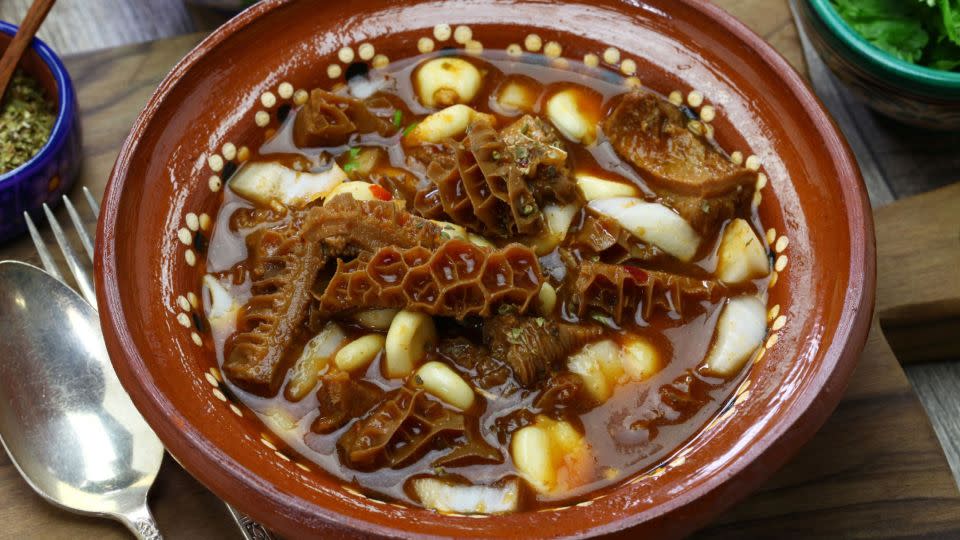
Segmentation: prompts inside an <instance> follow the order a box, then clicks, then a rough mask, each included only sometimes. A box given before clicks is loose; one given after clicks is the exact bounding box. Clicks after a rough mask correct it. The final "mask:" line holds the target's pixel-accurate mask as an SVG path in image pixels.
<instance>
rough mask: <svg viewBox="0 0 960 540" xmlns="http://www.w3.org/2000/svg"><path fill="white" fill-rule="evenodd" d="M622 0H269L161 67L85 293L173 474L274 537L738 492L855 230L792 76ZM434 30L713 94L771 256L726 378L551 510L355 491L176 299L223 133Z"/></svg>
mask: <svg viewBox="0 0 960 540" xmlns="http://www.w3.org/2000/svg"><path fill="white" fill-rule="evenodd" d="M633 4H634V5H627V4H625V3H621V2H618V1H616V0H599V1H595V2H590V3H579V2H569V3H554V2H543V1H534V0H510V1H495V2H486V1H484V2H479V1H475V0H454V1H432V2H431V1H423V2H393V3H389V4H388V3H385V2H376V1H373V0H356V1H354V2H350V3H349V4H344V3H339V2H323V3H318V2H312V1H308V0H302V1H292V2H281V1H268V2H263V3H260V4H257V5H256V6H254V7H252V8H250V9H249V10H247V11H246V12H244V13H243V14H241V15H240V16H238V17H237V18H235V19H234V20H232V21H230V22H229V23H227V24H226V25H225V26H224V27H223V28H221V29H219V30H218V31H216V32H215V33H214V34H213V35H211V36H210V37H209V38H207V39H206V40H205V41H204V42H203V43H202V44H200V45H199V46H198V47H197V48H196V50H194V51H193V52H191V53H190V54H189V55H188V56H187V57H186V58H185V59H184V60H183V61H182V62H180V64H178V65H177V66H176V67H175V68H174V69H173V71H172V72H171V73H170V75H169V76H168V77H167V78H166V79H165V80H164V81H163V83H162V84H161V85H160V87H159V89H158V90H157V92H156V94H155V95H154V96H153V98H152V99H151V100H150V102H149V104H148V105H147V107H146V108H145V109H144V111H143V113H142V114H141V115H140V117H139V119H138V120H137V122H136V124H135V125H134V126H133V130H132V131H131V133H130V136H129V138H128V139H127V141H126V143H125V145H124V147H123V150H122V151H121V152H120V156H119V158H118V159H117V163H116V166H115V167H114V170H113V174H112V177H111V179H110V183H109V186H108V188H107V193H106V198H105V201H104V204H103V212H102V216H101V219H100V225H99V231H98V253H97V285H98V286H97V290H98V294H99V301H100V306H101V318H102V322H103V327H104V333H105V335H106V340H107V345H108V348H109V351H110V354H111V356H112V358H113V361H114V365H115V367H116V369H117V372H118V374H119V376H120V379H121V381H122V382H123V384H124V386H125V387H126V389H127V390H128V391H129V393H130V395H131V397H132V398H133V400H134V402H135V403H136V405H137V406H138V408H139V409H140V411H141V412H142V413H143V415H144V416H145V417H146V418H147V421H148V422H149V423H150V425H151V426H153V428H154V429H155V430H156V431H157V434H158V435H159V436H160V438H161V439H162V440H163V442H164V444H165V445H166V447H167V449H168V450H169V451H170V452H171V453H172V454H173V455H174V456H175V457H176V458H177V460H178V461H179V462H180V463H181V464H183V466H184V467H185V468H186V469H187V470H188V471H189V472H191V473H192V474H193V475H194V476H196V477H197V478H198V479H199V480H200V481H201V482H203V483H204V484H206V485H207V486H208V487H209V488H210V489H212V490H213V491H214V492H215V493H216V494H217V495H219V496H220V497H223V498H224V499H226V500H227V501H228V502H230V503H231V504H233V505H235V506H237V507H238V508H239V509H240V510H242V511H244V512H247V513H249V514H250V515H252V516H253V517H254V518H256V519H257V520H260V521H262V522H263V523H265V524H266V525H268V526H269V527H271V528H274V529H276V530H277V531H278V532H280V533H281V534H284V535H287V536H289V537H298V538H300V537H315V538H331V537H340V536H354V535H369V536H381V537H408V536H414V535H434V536H440V537H498V536H500V537H508V536H513V537H515V536H516V535H517V534H518V533H529V534H535V535H536V536H543V537H581V536H590V535H598V534H602V533H613V532H623V531H628V530H629V534H631V535H633V534H637V533H638V532H639V531H642V532H643V533H645V534H649V535H651V537H656V538H662V537H673V536H679V535H682V534H686V533H689V532H690V531H692V530H694V529H696V528H698V527H701V526H703V525H704V524H706V523H707V522H708V521H709V520H710V519H711V518H713V517H715V516H716V515H717V514H719V513H720V512H722V511H723V510H724V509H726V508H728V507H729V506H730V505H731V504H733V503H734V502H735V501H737V500H739V499H741V498H742V497H744V496H746V495H747V494H748V493H749V492H750V491H751V490H753V489H755V488H757V487H758V486H759V485H760V484H761V483H762V482H763V481H764V480H765V479H766V478H767V477H768V476H769V475H770V474H771V473H772V472H773V471H775V470H776V469H777V468H778V467H780V466H781V465H782V464H783V463H784V462H785V461H787V460H788V459H789V458H790V456H791V455H793V453H794V452H795V451H796V450H797V449H798V448H799V447H800V446H801V445H802V444H803V443H804V442H805V441H806V440H807V439H808V438H809V437H810V436H811V435H812V434H813V433H814V432H815V431H816V430H817V429H818V428H819V427H820V426H821V425H822V424H823V422H824V421H825V419H826V418H827V416H828V415H829V414H830V413H831V411H832V410H833V409H834V407H835V406H836V404H837V402H838V400H839V399H840V396H841V394H842V393H843V391H844V388H845V385H846V382H847V379H848V377H849V375H850V373H851V371H852V370H853V368H854V365H855V363H856V361H857V357H858V355H859V353H860V351H861V349H862V346H863V344H864V341H865V338H866V335H867V330H868V327H869V322H870V317H871V311H872V306H873V297H874V282H875V257H874V234H873V226H872V221H871V215H870V211H869V207H868V204H867V198H866V195H865V191H864V189H863V185H862V181H861V179H860V176H859V173H858V171H857V168H856V165H855V164H854V163H855V162H854V160H853V158H852V156H851V154H850V151H849V149H848V148H847V145H846V144H845V142H844V141H843V139H842V138H841V136H840V135H839V133H838V131H837V129H836V127H835V126H834V124H833V123H832V122H831V121H830V119H829V117H828V116H827V115H826V114H825V113H824V110H823V109H822V107H821V106H820V104H819V103H818V102H817V100H816V99H815V98H814V97H813V95H812V94H811V92H810V90H809V89H808V88H807V87H806V85H805V84H804V83H803V81H802V80H801V79H800V77H799V76H798V75H797V74H796V73H795V72H794V71H793V69H791V68H790V66H789V65H788V64H787V63H786V62H785V61H784V60H783V59H782V58H781V57H780V56H778V55H777V53H776V52H774V51H773V49H771V48H770V47H769V46H768V45H766V44H765V43H764V42H763V41H762V40H761V39H760V38H759V37H757V36H756V35H754V34H753V33H752V32H751V31H750V30H748V29H747V28H746V27H744V26H743V25H742V24H740V23H738V22H737V21H735V20H733V19H732V18H731V17H730V16H728V15H727V14H725V13H724V12H723V11H721V10H720V9H718V8H716V7H713V6H712V5H710V4H708V3H705V2H699V1H696V0H639V1H637V2H633ZM346 6H349V7H346ZM436 25H440V26H436ZM445 25H450V27H451V28H452V29H453V32H452V36H450V35H449V34H451V32H449V30H448V28H447V27H446V26H445ZM458 26H463V27H464V28H463V29H460V30H458V29H457V27H458ZM468 31H469V32H470V33H471V34H472V35H471V36H469V39H467V40H463V38H465V37H468V36H466V34H467V33H468ZM530 34H537V37H531V36H530ZM424 38H425V39H424ZM440 38H447V39H446V40H442V39H440ZM455 38H460V40H461V41H466V42H467V46H469V47H474V48H476V47H477V46H478V44H479V45H482V47H484V48H486V49H495V48H500V49H503V48H506V47H508V46H509V45H511V44H515V45H514V46H513V48H512V50H514V51H516V50H517V47H518V46H519V47H521V48H522V47H525V46H530V47H531V48H537V46H538V45H542V46H543V47H544V48H545V50H547V51H548V52H550V53H551V54H553V53H559V56H560V57H563V58H568V59H573V60H580V59H583V58H584V55H587V54H596V55H597V56H598V57H599V59H600V60H601V63H602V64H604V65H606V61H605V60H604V58H605V55H604V52H605V51H606V49H607V48H608V47H610V46H611V45H612V44H614V45H616V47H618V48H619V53H620V54H619V55H618V56H619V58H614V55H612V54H608V55H606V60H615V62H613V65H611V66H609V67H610V69H614V70H616V69H620V70H625V71H628V72H629V71H631V70H632V67H633V65H634V64H635V65H636V68H637V74H638V76H639V77H641V78H642V82H643V84H644V85H645V86H646V87H648V88H652V89H654V90H656V91H659V92H661V93H663V94H667V95H668V94H670V93H672V92H675V91H676V92H679V94H674V95H675V96H677V97H680V98H681V99H683V98H684V97H686V98H687V99H688V102H690V103H692V104H693V105H695V107H694V108H695V109H697V110H699V111H700V112H701V114H702V112H703V110H704V109H703V107H704V106H705V105H709V106H710V107H712V108H713V109H714V111H715V113H716V114H715V116H716V118H715V119H714V120H713V121H712V123H711V124H710V125H711V126H712V128H713V129H714V130H715V133H716V138H717V140H718V142H719V143H720V144H721V145H722V146H723V147H724V148H726V149H727V150H728V151H731V152H734V151H736V152H738V153H739V156H738V157H742V158H743V159H744V160H745V162H746V163H747V165H748V166H752V167H753V166H756V167H760V168H761V169H760V170H762V171H763V172H764V173H765V175H766V178H768V179H769V181H768V183H767V185H766V187H764V188H763V189H762V191H761V194H762V202H761V203H760V214H761V217H762V220H763V222H764V223H765V224H766V226H767V227H770V230H768V231H767V240H768V242H769V243H770V245H771V246H773V247H772V249H773V252H774V253H775V260H776V262H775V269H776V271H777V277H776V284H775V285H774V286H773V287H772V289H771V294H770V300H769V309H770V328H771V330H770V334H769V337H768V339H767V341H766V344H765V346H764V348H763V349H762V350H761V354H760V355H759V356H758V357H757V359H756V361H755V362H753V363H752V364H751V365H750V366H749V367H748V368H746V369H747V371H748V373H747V374H746V376H745V380H744V382H743V384H742V385H740V387H739V388H738V389H737V391H736V392H735V394H734V396H732V397H731V399H730V401H729V403H728V404H727V405H726V406H725V407H724V409H723V411H722V413H721V414H719V415H718V416H717V417H716V418H714V419H713V420H712V421H711V422H710V423H709V424H708V425H707V426H705V427H704V429H703V430H702V431H701V432H700V433H699V434H698V435H697V436H696V437H695V438H693V439H692V440H691V441H690V443H689V444H688V445H687V446H685V447H684V448H683V449H681V450H680V451H679V452H678V453H677V454H675V455H673V456H672V457H670V458H669V460H668V461H666V462H664V463H663V465H662V466H660V467H657V468H656V469H655V470H652V471H649V472H647V473H645V474H643V475H640V476H636V477H632V478H629V479H627V480H626V481H624V482H622V483H620V484H618V485H617V486H615V487H613V488H612V489H610V490H608V491H606V492H603V493H601V494H599V496H597V497H595V498H593V499H589V500H585V501H583V502H581V503H580V504H577V505H574V506H570V507H566V508H556V509H550V510H546V511H541V512H536V513H520V514H514V515H504V516H494V517H482V516H481V517H476V516H474V517H467V516H451V515H439V514H436V513H433V512H429V511H426V510H420V509H412V508H406V507H400V506H396V505H391V504H386V503H383V502H380V501H376V500H372V499H369V498H366V497H364V496H362V495H359V494H357V493H355V492H354V491H352V490H350V489H349V488H345V487H343V486H342V485H341V482H339V481H337V480H336V479H334V478H333V477H331V476H328V475H326V474H325V473H323V472H322V471H318V470H316V467H315V466H312V465H311V464H309V463H304V462H303V461H302V460H301V459H300V458H298V457H297V456H296V455H293V454H291V453H290V452H287V451H285V450H284V448H282V447H281V446H280V445H279V444H278V443H276V440H277V439H276V438H275V437H272V436H271V435H270V434H269V432H268V431H267V430H266V428H265V427H264V426H263V425H262V424H261V423H260V422H259V421H258V420H257V419H256V418H254V417H253V415H252V414H250V413H249V412H248V411H245V410H244V409H242V408H240V407H239V406H238V404H237V403H235V402H234V401H233V399H232V398H231V396H230V395H229V392H225V389H224V387H223V385H222V383H221V381H220V380H219V379H218V375H219V373H218V372H217V371H216V370H215V369H212V368H215V366H216V363H215V358H214V352H213V350H212V347H211V344H210V338H209V335H208V334H207V333H205V331H204V328H203V326H204V325H203V323H202V316H201V315H200V313H199V312H200V311H201V309H200V308H199V302H198V301H197V295H198V293H199V288H200V287H199V286H200V271H201V269H200V268H201V266H202V263H201V260H202V258H203V254H202V251H203V249H202V248H203V244H205V242H204V239H205V233H206V232H207V231H208V228H209V218H210V217H211V216H215V214H216V212H217V209H218V205H219V204H220V200H221V192H220V188H221V184H222V178H223V177H225V176H226V175H228V174H229V173H230V171H231V170H232V169H233V168H234V167H235V165H236V162H237V161H239V160H242V159H243V157H244V154H245V149H244V147H248V148H249V147H254V146H255V145H257V144H259V143H260V142H261V141H263V139H264V136H265V135H266V133H265V131H266V130H268V129H269V126H271V125H275V123H276V121H277V120H276V117H277V116H284V115H285V114H286V113H288V112H289V111H290V108H291V103H292V102H293V101H294V100H296V99H297V95H298V94H297V93H296V92H295V90H299V89H304V88H311V87H315V86H318V85H323V86H329V85H330V84H331V83H332V80H331V77H330V75H333V76H334V77H340V76H342V75H340V72H341V71H343V68H344V62H349V61H350V60H351V58H353V59H356V60H359V61H370V62H371V63H373V64H374V65H378V64H380V65H382V64H383V63H385V62H389V60H390V59H400V58H405V57H409V56H412V55H415V54H417V51H418V46H422V47H425V48H426V47H427V46H428V45H433V46H434V47H435V48H436V49H439V48H441V47H445V46H453V47H460V48H462V47H464V45H463V44H461V43H460V42H458V40H457V39H455ZM426 40H430V41H429V43H428V42H427V41H426ZM551 42H553V43H551ZM343 47H349V50H347V49H343ZM591 59H592V57H591ZM628 60H629V62H628ZM694 91H695V92H694ZM691 92H694V93H693V94H692V95H691ZM701 96H705V100H704V101H703V102H702V103H700V101H701V100H700V99H699V98H700V97H701ZM735 155H737V154H735ZM198 242H199V245H198ZM652 535H658V536H652Z"/></svg>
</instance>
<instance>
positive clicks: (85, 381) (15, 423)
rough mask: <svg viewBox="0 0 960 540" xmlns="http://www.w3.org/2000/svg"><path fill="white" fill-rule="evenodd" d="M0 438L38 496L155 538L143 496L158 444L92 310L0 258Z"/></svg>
mask: <svg viewBox="0 0 960 540" xmlns="http://www.w3.org/2000/svg"><path fill="white" fill-rule="evenodd" d="M0 283H3V287H0V329H2V330H0V335H2V337H0V342H2V343H4V345H5V346H6V347H5V349H6V350H7V351H15V353H13V354H11V353H8V354H6V355H5V358H3V360H2V361H0V403H3V404H4V406H3V407H2V408H0V442H2V444H3V447H4V448H5V449H6V451H7V454H8V455H9V456H10V460H11V461H12V462H13V464H14V466H16V467H17V469H18V470H19V471H20V474H21V475H22V476H23V478H24V479H25V480H26V481H27V483H28V484H30V487H31V488H33V490H34V491H36V492H37V493H38V494H39V495H40V496H41V497H43V498H44V499H46V500H47V501H49V502H51V503H53V504H55V505H57V506H59V507H62V508H64V509H67V510H70V511H74V512H77V513H80V514H87V515H94V516H102V517H110V518H113V519H116V520H118V521H120V522H121V523H123V524H124V525H126V526H127V528H129V529H130V530H131V531H132V532H133V533H134V534H136V535H137V536H139V537H141V538H151V539H152V538H159V537H160V536H159V533H158V532H157V529H156V525H155V523H154V521H153V517H152V516H151V515H150V511H149V509H148V508H147V504H146V500H147V493H148V491H149V490H150V486H151V485H152V484H153V481H154V479H155V478H156V476H157V472H158V471H159V470H160V464H161V461H162V459H163V446H162V445H161V443H160V440H159V439H158V438H157V436H156V435H154V433H153V431H151V429H150V427H149V426H148V425H147V424H146V422H145V421H144V420H143V418H142V417H141V416H140V413H139V412H137V409H136V408H135V407H134V405H133V403H132V402H131V401H130V398H129V396H128V395H127V393H126V391H125V390H124V389H123V387H122V386H121V385H120V381H119V380H118V379H117V376H116V374H115V373H114V371H113V367H112V366H111V365H110V357H109V356H108V355H107V351H106V348H105V347H104V344H103V335H102V333H101V331H100V324H99V319H98V317H97V312H96V311H95V310H94V309H93V308H92V307H91V306H90V305H89V304H88V303H87V302H86V301H84V300H83V298H82V297H80V296H79V295H78V294H77V293H76V292H74V291H73V290H72V289H70V288H69V287H67V286H66V285H65V284H63V283H61V282H60V281H58V280H56V279H54V278H53V277H51V276H50V275H49V274H47V273H46V272H43V271H42V270H40V269H38V268H35V267H33V266H30V265H28V264H24V263H20V262H13V261H4V262H0Z"/></svg>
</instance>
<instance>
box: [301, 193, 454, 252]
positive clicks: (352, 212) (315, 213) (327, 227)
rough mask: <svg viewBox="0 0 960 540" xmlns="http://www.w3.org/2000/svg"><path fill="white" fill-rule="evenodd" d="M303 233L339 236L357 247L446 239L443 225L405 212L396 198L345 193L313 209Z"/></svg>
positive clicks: (327, 239) (323, 238) (331, 239)
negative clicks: (362, 198) (372, 198)
mask: <svg viewBox="0 0 960 540" xmlns="http://www.w3.org/2000/svg"><path fill="white" fill-rule="evenodd" d="M303 234H304V236H305V238H306V239H307V240H308V241H310V242H324V243H326V244H331V245H332V244H333V243H335V242H336V241H337V240H338V239H340V240H342V241H344V242H346V243H347V244H350V245H352V246H354V247H355V248H356V249H358V250H363V251H376V250H377V249H380V248H382V247H386V246H395V247H399V248H410V247H413V246H424V247H427V248H435V247H437V246H439V245H440V244H441V243H442V242H443V235H442V234H441V230H440V227H439V226H438V225H437V224H435V223H432V222H430V221H428V220H425V219H423V218H421V217H418V216H414V215H413V214H411V213H409V212H406V211H404V210H403V209H402V208H401V205H398V203H397V202H394V201H358V200H356V199H354V198H353V197H352V196H350V195H348V194H342V195H338V196H336V197H334V198H333V199H331V200H330V201H327V203H326V204H324V205H323V206H315V207H313V208H311V209H310V210H309V212H308V214H307V215H306V217H305V218H304V224H303Z"/></svg>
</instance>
